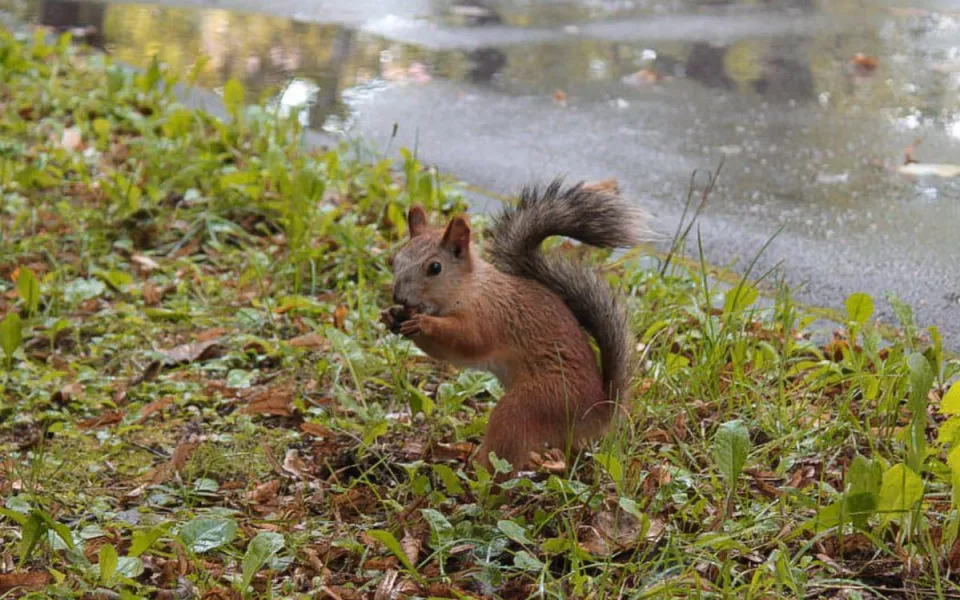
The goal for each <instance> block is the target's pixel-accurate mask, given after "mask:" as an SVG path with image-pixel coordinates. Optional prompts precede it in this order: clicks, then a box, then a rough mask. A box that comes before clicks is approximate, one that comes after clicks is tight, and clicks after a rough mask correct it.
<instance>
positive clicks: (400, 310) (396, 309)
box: [380, 305, 410, 333]
mask: <svg viewBox="0 0 960 600" xmlns="http://www.w3.org/2000/svg"><path fill="white" fill-rule="evenodd" d="M408 318H410V314H409V311H408V310H407V309H406V308H405V307H403V306H400V305H394V306H391V307H390V308H388V309H385V310H383V311H381V312H380V322H381V323H383V324H384V325H386V326H387V329H389V330H390V333H400V326H401V325H402V324H403V322H404V321H406V320H407V319H408Z"/></svg>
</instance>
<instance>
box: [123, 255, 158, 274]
mask: <svg viewBox="0 0 960 600" xmlns="http://www.w3.org/2000/svg"><path fill="white" fill-rule="evenodd" d="M130 262H132V263H133V264H135V265H137V266H138V267H140V270H141V271H143V272H144V273H149V272H150V271H153V270H156V269H159V268H160V265H158V264H157V262H156V261H155V260H153V259H152V258H150V257H149V256H144V255H142V254H134V255H133V256H131V257H130Z"/></svg>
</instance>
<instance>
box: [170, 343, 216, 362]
mask: <svg viewBox="0 0 960 600" xmlns="http://www.w3.org/2000/svg"><path fill="white" fill-rule="evenodd" d="M220 350H222V347H221V346H220V340H219V339H213V340H207V341H205V342H194V343H192V344H183V345H180V346H177V347H175V348H171V349H170V350H167V351H166V352H164V353H163V355H164V357H165V358H166V360H167V363H168V364H171V365H181V364H188V363H192V362H197V361H201V360H207V359H210V358H213V357H214V356H216V355H217V353H218V352H219V351H220Z"/></svg>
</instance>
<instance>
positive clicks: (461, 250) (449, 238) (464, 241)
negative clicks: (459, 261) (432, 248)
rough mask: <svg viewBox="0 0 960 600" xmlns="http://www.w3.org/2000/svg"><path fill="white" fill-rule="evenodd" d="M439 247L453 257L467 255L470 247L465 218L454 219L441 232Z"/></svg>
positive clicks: (468, 224) (468, 230) (468, 231)
mask: <svg viewBox="0 0 960 600" xmlns="http://www.w3.org/2000/svg"><path fill="white" fill-rule="evenodd" d="M440 245H441V246H443V247H444V248H447V249H449V250H450V251H451V252H453V255H454V256H456V257H457V258H460V257H461V256H463V255H464V254H466V253H467V249H468V248H469V247H470V223H469V222H468V221H467V218H466V217H465V216H462V215H461V216H458V217H454V218H453V220H451V221H450V224H449V225H447V228H446V230H444V232H443V239H441V240H440Z"/></svg>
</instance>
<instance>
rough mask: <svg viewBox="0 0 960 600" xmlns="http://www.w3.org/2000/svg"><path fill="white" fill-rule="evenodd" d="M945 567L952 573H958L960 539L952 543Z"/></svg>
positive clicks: (959, 565) (959, 566) (959, 568)
mask: <svg viewBox="0 0 960 600" xmlns="http://www.w3.org/2000/svg"><path fill="white" fill-rule="evenodd" d="M947 566H949V567H950V570H951V571H953V572H954V573H956V572H957V571H960V538H957V540H956V541H954V542H953V546H951V547H950V553H949V554H948V555H947Z"/></svg>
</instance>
